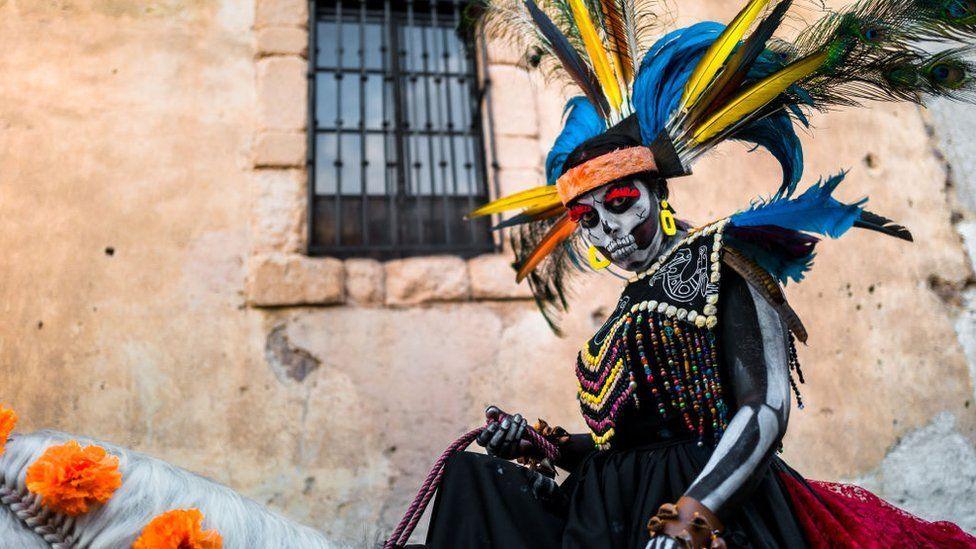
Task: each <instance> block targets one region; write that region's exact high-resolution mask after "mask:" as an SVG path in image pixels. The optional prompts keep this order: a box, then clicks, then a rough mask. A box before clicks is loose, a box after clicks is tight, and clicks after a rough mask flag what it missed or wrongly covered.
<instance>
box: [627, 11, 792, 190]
mask: <svg viewBox="0 0 976 549" xmlns="http://www.w3.org/2000/svg"><path fill="white" fill-rule="evenodd" d="M724 28H725V27H724V25H721V24H719V23H715V22H711V21H706V22H702V23H698V24H696V25H692V26H690V27H685V28H682V29H678V30H676V31H673V32H671V33H668V34H667V35H665V36H664V37H662V38H661V39H660V40H658V41H657V42H656V43H655V44H654V45H653V46H652V47H651V49H650V50H649V51H648V52H647V54H646V55H645V56H644V59H643V60H642V62H641V66H640V70H639V71H638V72H637V77H636V78H635V79H634V92H633V95H632V102H633V105H634V111H635V112H636V113H637V121H638V123H639V124H640V130H641V139H642V140H643V142H644V144H645V145H650V144H651V143H652V142H653V141H654V139H655V138H656V137H657V136H658V134H659V133H660V132H661V130H662V129H664V127H665V125H666V124H667V121H668V118H670V116H671V115H672V113H674V112H675V110H677V108H678V103H679V102H680V101H681V95H682V93H683V91H684V87H685V83H686V82H687V81H688V78H689V77H690V76H691V73H692V72H693V71H694V69H695V66H696V65H697V64H698V61H699V60H700V59H701V57H702V56H703V55H704V54H705V51H706V50H707V49H708V46H710V45H711V44H712V42H714V41H715V39H716V38H718V36H719V34H721V32H722V30H723V29H724ZM782 66H783V61H782V59H780V58H779V57H778V56H777V54H776V53H775V52H772V51H768V50H767V51H765V52H763V53H762V54H760V56H759V57H758V58H757V59H756V61H755V63H754V64H753V66H752V67H751V68H750V70H749V74H748V78H750V79H754V78H762V77H764V76H768V75H769V74H771V73H773V72H775V71H776V70H779V69H780V68H782ZM792 91H793V92H794V94H795V95H797V96H800V97H801V98H802V97H803V95H802V90H792ZM791 107H792V105H791ZM790 112H792V113H793V117H794V118H796V119H797V120H798V121H799V122H800V123H802V124H804V125H806V124H807V120H806V118H805V117H804V116H803V113H802V111H799V109H796V108H791V109H790ZM733 138H734V139H737V140H740V141H744V142H747V143H752V144H754V145H757V146H759V147H763V148H765V149H767V150H769V152H770V153H771V154H772V155H773V157H775V158H776V160H778V161H779V163H780V165H781V166H782V168H783V183H782V185H781V187H780V191H779V192H778V193H777V195H781V194H783V193H786V192H792V190H793V188H795V186H796V183H797V182H798V181H799V180H800V177H801V176H802V174H803V149H802V146H801V144H800V140H799V138H797V136H796V132H795V131H794V129H793V122H792V118H791V117H790V115H789V114H787V111H785V110H781V111H776V112H774V113H773V114H771V115H770V116H767V117H765V118H762V119H759V120H757V121H755V122H752V123H751V124H747V125H745V126H744V127H743V128H742V129H740V130H739V131H738V132H736V134H735V135H734V136H733Z"/></svg>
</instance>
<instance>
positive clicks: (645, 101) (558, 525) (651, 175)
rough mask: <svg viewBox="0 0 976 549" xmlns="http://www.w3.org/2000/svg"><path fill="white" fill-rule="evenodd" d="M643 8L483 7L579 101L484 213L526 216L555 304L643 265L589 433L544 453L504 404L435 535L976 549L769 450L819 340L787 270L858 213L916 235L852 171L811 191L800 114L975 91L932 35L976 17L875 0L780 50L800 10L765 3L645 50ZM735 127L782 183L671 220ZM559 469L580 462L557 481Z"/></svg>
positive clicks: (596, 361)
mask: <svg viewBox="0 0 976 549" xmlns="http://www.w3.org/2000/svg"><path fill="white" fill-rule="evenodd" d="M641 5H642V3H641V2H638V1H635V0H594V1H590V2H585V1H584V0H549V1H548V2H546V3H545V4H544V6H542V7H540V6H539V5H537V4H536V3H535V2H534V0H524V1H522V2H514V3H504V2H498V3H492V4H490V5H489V6H488V8H487V9H488V25H489V29H492V30H495V31H498V32H500V33H505V34H507V35H509V36H511V35H513V34H514V35H519V36H522V37H523V38H525V39H526V40H527V41H528V44H526V45H528V46H530V47H531V48H533V49H532V51H533V52H534V53H535V54H536V56H537V57H538V58H539V59H542V60H543V62H545V60H546V59H547V58H548V59H551V62H552V63H553V64H554V65H555V68H556V69H561V70H562V71H563V72H564V73H565V74H566V75H568V76H569V77H570V78H571V79H572V81H573V82H575V83H576V85H577V86H578V87H579V88H580V90H581V91H582V92H583V96H580V97H576V98H574V99H572V100H571V101H570V102H569V103H568V105H567V106H566V111H565V125H564V128H563V130H562V132H561V134H560V135H559V136H558V138H557V139H556V142H555V144H554V145H553V148H552V150H551V152H550V153H549V155H548V158H547V161H546V175H547V178H548V185H544V186H541V187H538V188H534V189H530V190H527V191H524V192H520V193H518V194H515V195H513V196H510V197H507V198H502V199H499V200H497V201H495V202H493V203H491V204H489V205H487V206H485V207H483V208H481V209H479V210H477V211H475V212H473V215H474V216H478V215H493V214H498V213H501V212H505V211H518V213H517V214H516V215H515V216H514V217H511V218H509V219H507V220H504V221H502V222H501V223H500V224H499V227H502V228H506V227H507V228H510V229H511V230H512V246H513V249H514V251H515V254H516V259H517V265H518V273H517V278H518V279H519V280H522V279H527V280H528V282H529V284H530V285H531V287H532V290H533V292H534V294H535V296H536V299H537V301H538V303H539V304H540V307H541V308H542V310H543V312H544V314H546V315H547V318H551V316H552V315H554V314H556V313H558V311H559V310H560V309H563V308H565V306H566V300H565V298H564V292H563V288H564V287H565V285H566V283H567V282H566V278H567V277H568V276H569V275H570V274H571V273H572V272H573V271H574V270H575V269H578V268H579V266H580V265H582V264H585V263H587V262H589V264H590V265H591V267H593V268H595V269H599V268H603V267H606V266H607V265H609V264H613V265H615V266H616V267H619V268H621V269H624V270H627V271H631V272H632V273H633V275H632V276H631V277H630V278H629V281H628V283H627V285H626V287H625V288H624V290H623V293H622V295H621V297H620V300H619V302H618V303H617V306H616V308H615V310H614V312H613V313H612V314H611V315H610V318H609V319H607V321H606V323H605V324H604V325H603V326H602V327H601V328H600V329H599V330H598V331H597V333H596V334H595V335H594V336H593V337H592V338H591V339H590V340H589V341H588V342H587V343H586V344H585V345H584V346H583V348H582V350H581V352H580V354H579V358H578V361H577V367H576V374H577V378H578V381H579V402H580V406H581V410H582V413H583V416H584V419H585V420H586V424H587V425H588V427H589V429H590V432H589V433H587V434H569V433H566V432H565V431H564V430H562V429H559V428H550V427H548V426H546V425H545V424H539V425H536V426H535V429H534V432H533V433H531V434H534V433H540V434H541V435H543V437H544V438H545V439H546V440H547V441H548V442H549V443H551V444H552V446H553V447H554V448H555V449H556V451H554V452H549V457H548V458H544V454H543V452H541V451H540V450H538V449H537V448H538V445H537V444H532V438H531V437H529V436H527V435H528V434H530V431H529V427H528V425H527V422H526V420H525V419H524V418H523V417H522V416H521V415H518V414H516V415H512V416H509V415H507V414H504V413H503V412H501V411H500V410H499V409H497V408H490V409H489V410H488V416H489V423H488V426H487V428H485V430H484V431H482V432H481V434H480V435H479V436H478V439H477V441H478V443H479V444H481V445H482V446H484V447H486V449H487V451H488V456H485V455H481V454H474V453H467V452H464V453H459V454H456V455H455V456H454V457H453V458H452V459H451V460H450V461H448V462H447V464H446V466H445V467H444V469H443V482H442V483H441V486H440V489H439V492H438V496H437V500H436V502H435V506H434V511H433V515H432V519H431V525H430V528H429V532H428V538H427V546H428V547H430V548H453V547H498V548H502V547H504V548H514V547H539V548H549V547H563V548H583V547H601V548H621V549H622V548H642V547H648V548H666V547H694V548H698V547H723V546H729V547H804V546H812V547H855V546H856V547H862V546H864V547H894V546H899V547H909V546H910V547H976V538H973V537H970V536H968V535H966V534H965V533H964V532H962V531H961V530H960V529H959V528H957V527H956V526H954V525H951V524H949V523H930V522H926V521H923V520H921V519H918V518H916V517H913V516H911V515H909V514H907V513H904V512H903V511H900V510H898V509H895V508H894V507H891V506H890V505H888V504H886V503H885V502H883V501H881V500H880V499H878V498H876V497H875V496H873V495H872V494H870V493H868V492H866V491H863V490H861V489H859V488H856V487H853V486H843V485H837V484H831V483H820V482H813V481H806V480H804V479H803V478H802V477H800V476H799V475H798V474H796V473H795V472H794V471H792V470H791V469H790V468H789V467H788V466H787V465H786V464H785V463H783V462H782V460H780V459H779V458H778V457H777V456H776V450H777V449H778V447H779V444H780V440H781V439H782V437H783V436H784V434H785V432H786V428H787V423H788V420H789V414H790V405H791V392H794V393H795V394H796V399H797V403H798V404H799V402H800V397H799V393H798V392H796V380H797V379H799V380H800V381H802V374H801V373H800V369H799V364H798V363H797V358H796V352H795V349H794V340H795V339H799V340H801V341H805V339H806V332H805V331H804V329H803V325H802V323H801V322H800V320H799V318H798V317H797V315H796V314H795V313H794V312H793V310H792V309H791V308H790V306H789V304H788V303H787V301H786V299H785V297H784V294H783V292H782V289H781V284H782V283H785V282H787V280H790V279H792V280H793V281H799V280H800V279H801V278H802V277H803V273H804V271H806V270H807V269H808V268H809V266H810V264H811V262H812V258H813V251H814V246H815V245H816V244H817V242H818V236H817V235H825V236H830V237H834V238H836V237H840V236H841V235H842V234H844V233H845V232H846V231H847V230H849V229H850V228H852V227H859V228H863V229H869V230H873V231H877V232H879V233H883V234H886V235H890V236H893V237H897V238H901V239H904V240H909V241H910V240H911V235H910V234H909V233H908V231H907V230H905V229H904V228H903V227H901V226H899V225H896V224H894V223H892V222H891V221H890V220H888V219H886V218H884V217H882V216H879V215H877V214H874V213H872V212H869V211H868V210H866V209H864V207H863V206H864V201H860V202H857V203H853V204H845V203H841V202H839V201H837V200H836V199H834V198H833V197H832V196H831V194H832V192H833V190H834V189H835V188H836V187H837V185H838V184H839V183H840V182H841V181H842V179H843V174H840V175H835V176H833V177H830V178H827V179H825V180H821V181H820V182H818V183H816V184H814V185H812V186H810V187H809V188H808V189H806V190H805V191H803V192H802V193H798V192H797V191H796V186H797V183H798V181H799V180H800V176H801V172H802V164H803V162H802V152H801V149H800V143H799V140H798V139H797V136H796V134H795V132H794V124H795V123H800V124H803V125H806V118H805V116H804V111H805V110H807V109H817V110H826V109H829V108H830V107H833V106H838V105H857V104H859V103H861V102H862V101H865V100H903V101H912V102H920V101H921V100H922V98H923V97H925V96H928V95H935V96H947V97H951V98H956V99H963V100H968V99H970V95H969V94H970V93H971V89H972V86H971V85H970V84H971V76H970V75H971V74H972V72H971V71H972V67H971V66H970V64H969V63H968V62H966V61H965V60H964V59H963V58H962V57H961V54H962V53H964V51H965V50H964V49H962V47H956V48H954V49H948V50H945V51H942V52H940V53H936V54H929V53H926V51H925V50H923V49H921V47H920V46H919V45H918V43H919V42H920V41H922V40H929V41H933V40H934V41H942V42H949V43H956V45H957V46H962V45H964V44H965V42H966V41H969V40H971V39H972V37H973V35H974V33H976V12H974V8H976V7H974V5H973V4H972V2H968V1H961V0H863V1H862V2H860V3H858V4H855V5H854V6H853V7H851V8H850V9H847V10H845V11H842V12H839V13H827V14H825V15H824V16H823V17H822V18H821V19H820V20H818V21H816V22H815V23H814V24H813V25H811V26H810V27H809V28H807V29H806V30H803V31H802V32H801V33H800V34H799V37H798V38H797V39H796V40H794V41H793V42H787V41H784V40H782V39H779V38H775V37H774V33H775V32H776V30H777V29H778V27H779V26H780V23H781V22H782V21H783V18H784V17H785V16H786V14H787V11H788V10H789V8H790V0H779V1H776V0H751V1H750V2H749V3H748V4H747V5H746V6H745V7H744V8H743V9H742V11H741V12H740V13H739V14H738V15H737V16H736V18H735V19H734V20H733V21H732V22H731V23H730V24H729V25H727V26H723V25H720V24H717V23H700V24H697V25H693V26H690V27H687V28H683V29H680V30H677V31H674V32H672V33H670V34H667V35H666V36H664V37H663V38H660V39H659V40H657V41H656V42H655V43H654V44H653V45H652V46H651V47H650V48H649V49H648V51H646V53H644V52H643V49H642V47H641V44H642V38H643V36H644V35H645V34H646V32H647V29H645V28H643V27H642V22H643V21H644V20H645V19H646V18H647V16H648V14H646V13H642V11H641ZM543 8H545V9H543ZM750 29H751V30H750ZM727 139H734V140H739V141H744V142H746V143H750V144H754V145H756V146H759V147H763V148H765V149H767V150H769V151H770V152H771V153H772V154H773V155H774V156H775V158H776V159H777V160H778V161H779V162H780V163H781V165H782V167H783V180H782V183H781V184H780V186H779V189H778V190H776V191H775V193H773V194H772V196H771V197H769V198H768V199H764V200H756V201H754V202H753V203H752V205H751V207H749V208H747V209H745V210H742V211H740V212H738V213H735V214H733V215H731V216H729V217H726V218H724V219H721V220H718V221H716V222H713V223H710V224H708V225H705V226H702V227H691V226H689V225H688V224H686V223H683V222H681V221H677V220H675V218H674V215H673V214H674V209H673V208H672V207H671V205H670V204H669V203H668V185H669V181H670V180H672V179H673V178H677V177H680V176H682V175H686V174H688V173H689V172H690V167H691V165H692V163H693V162H694V161H695V160H696V159H697V158H699V157H700V156H701V155H702V154H704V153H705V152H707V151H708V150H709V149H711V148H712V147H713V146H715V145H716V144H717V143H719V142H721V141H724V140H727ZM581 240H582V241H583V243H584V244H583V245H582V246H581V245H579V242H580V241H581ZM584 249H585V250H586V251H583V250H584ZM791 388H792V391H791ZM800 407H802V404H800ZM553 457H555V462H554V463H553V459H551V458H553ZM511 459H518V460H519V461H520V462H522V463H523V464H527V465H529V467H519V466H517V465H515V464H513V463H511V462H509V461H506V460H511ZM554 467H559V468H562V469H565V470H568V471H570V472H571V474H570V476H569V477H568V479H567V480H566V481H565V482H563V483H562V484H561V485H559V486H557V485H556V483H555V482H554V481H553V480H552V476H553V472H554Z"/></svg>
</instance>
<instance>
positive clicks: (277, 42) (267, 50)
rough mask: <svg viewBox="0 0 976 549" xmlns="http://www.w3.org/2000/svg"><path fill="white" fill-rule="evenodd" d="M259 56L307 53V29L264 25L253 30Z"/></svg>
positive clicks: (301, 54)
mask: <svg viewBox="0 0 976 549" xmlns="http://www.w3.org/2000/svg"><path fill="white" fill-rule="evenodd" d="M255 37H256V44H255V46H256V49H257V52H258V55H259V56H266V55H298V56H302V57H305V56H306V55H307V54H308V31H307V30H305V29H301V28H297V27H266V28H263V29H258V30H257V32H255Z"/></svg>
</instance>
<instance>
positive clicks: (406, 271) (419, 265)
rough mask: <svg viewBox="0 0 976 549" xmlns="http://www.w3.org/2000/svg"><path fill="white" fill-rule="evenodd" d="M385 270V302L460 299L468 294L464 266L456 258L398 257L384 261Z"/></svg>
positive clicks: (425, 301) (424, 301)
mask: <svg viewBox="0 0 976 549" xmlns="http://www.w3.org/2000/svg"><path fill="white" fill-rule="evenodd" d="M385 270H386V304H387V305H392V306H408V305H418V304H420V303H430V302H435V301H461V300H464V299H467V298H468V296H469V295H470V293H471V286H470V283H469V281H468V267H467V265H466V264H465V262H464V260H463V259H461V258H459V257H449V256H434V257H412V258H408V259H399V260H394V261H388V262H387V263H386V265H385Z"/></svg>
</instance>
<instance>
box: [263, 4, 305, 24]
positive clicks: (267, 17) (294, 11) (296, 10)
mask: <svg viewBox="0 0 976 549" xmlns="http://www.w3.org/2000/svg"><path fill="white" fill-rule="evenodd" d="M307 25H308V2H306V1H305V0H257V5H256V6H255V10H254V26H255V27H256V28H262V27H270V26H285V27H287V26H295V27H305V26H307Z"/></svg>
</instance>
